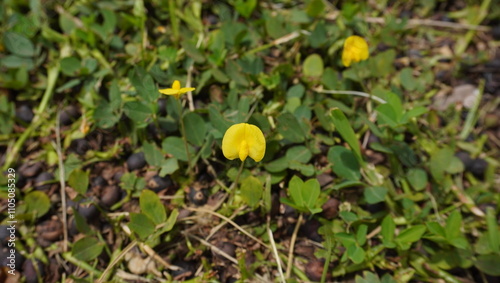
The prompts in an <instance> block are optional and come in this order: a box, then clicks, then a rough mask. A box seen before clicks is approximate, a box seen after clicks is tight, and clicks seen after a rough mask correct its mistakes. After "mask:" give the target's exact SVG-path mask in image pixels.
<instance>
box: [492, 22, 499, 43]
mask: <svg viewBox="0 0 500 283" xmlns="http://www.w3.org/2000/svg"><path fill="white" fill-rule="evenodd" d="M491 35H492V36H493V38H494V39H495V40H500V25H496V26H494V27H493V28H492V29H491Z"/></svg>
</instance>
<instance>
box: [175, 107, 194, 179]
mask: <svg viewBox="0 0 500 283" xmlns="http://www.w3.org/2000/svg"><path fill="white" fill-rule="evenodd" d="M176 100H177V105H178V107H179V122H180V124H181V134H182V141H183V142H184V148H185V149H186V156H187V160H188V174H189V177H191V178H193V177H194V173H193V169H192V166H191V165H192V164H191V155H190V154H189V145H188V141H187V138H186V127H185V126H184V120H183V115H182V114H183V113H182V112H183V111H182V110H183V108H182V103H181V101H180V100H179V99H176Z"/></svg>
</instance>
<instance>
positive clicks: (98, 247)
mask: <svg viewBox="0 0 500 283" xmlns="http://www.w3.org/2000/svg"><path fill="white" fill-rule="evenodd" d="M103 248H104V244H103V243H102V242H100V241H98V240H97V239H96V238H93V237H85V238H81V239H80V240H78V241H77V242H76V243H75V244H74V245H73V248H72V249H71V253H72V254H73V256H74V257H75V258H76V259H78V260H81V261H90V260H93V259H95V258H97V257H98V256H99V255H100V254H101V253H102V249H103Z"/></svg>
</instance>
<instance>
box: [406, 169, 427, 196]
mask: <svg viewBox="0 0 500 283" xmlns="http://www.w3.org/2000/svg"><path fill="white" fill-rule="evenodd" d="M406 179H407V180H408V182H409V183H410V185H411V186H412V187H413V189H414V190H416V191H421V190H423V189H425V188H426V187H427V182H428V180H427V172H425V170H422V169H420V168H411V169H410V170H408V172H407V173H406Z"/></svg>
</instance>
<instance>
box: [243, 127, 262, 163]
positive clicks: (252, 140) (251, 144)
mask: <svg viewBox="0 0 500 283" xmlns="http://www.w3.org/2000/svg"><path fill="white" fill-rule="evenodd" d="M246 125H247V128H246V141H247V143H248V156H250V157H251V158H252V159H253V160H255V161H256V162H259V161H261V160H262V158H264V155H265V153H266V138H264V134H263V133H262V131H261V130H260V129H259V128H258V127H257V126H254V125H250V124H246Z"/></svg>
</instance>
